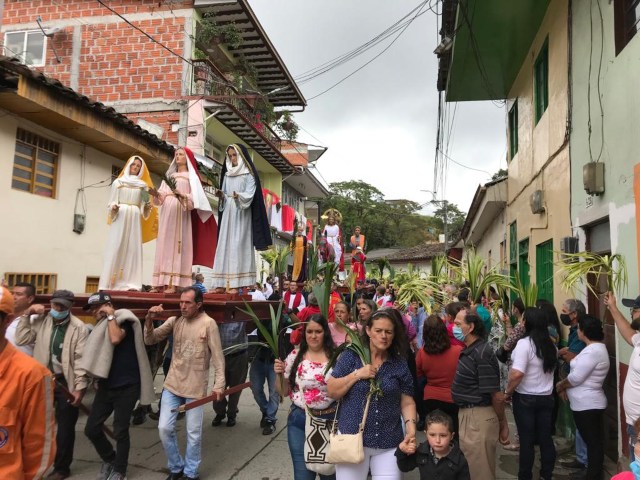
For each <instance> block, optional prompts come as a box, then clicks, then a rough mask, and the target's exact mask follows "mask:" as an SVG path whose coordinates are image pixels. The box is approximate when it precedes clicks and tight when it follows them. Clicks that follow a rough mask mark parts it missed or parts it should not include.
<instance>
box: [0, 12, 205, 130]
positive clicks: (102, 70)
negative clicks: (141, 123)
mask: <svg viewBox="0 0 640 480" xmlns="http://www.w3.org/2000/svg"><path fill="white" fill-rule="evenodd" d="M107 4H108V5H109V6H110V7H111V8H113V9H114V10H116V11H117V12H118V13H120V14H122V15H123V16H125V17H128V20H129V21H130V22H131V23H132V24H134V25H136V26H138V27H139V28H141V29H142V30H144V31H145V32H147V33H148V34H149V35H151V36H152V37H154V38H155V39H156V40H157V41H158V42H161V43H162V44H164V45H166V46H167V47H169V48H170V49H172V50H173V51H175V52H176V53H178V54H179V55H182V54H183V53H184V50H183V49H184V42H185V39H186V38H187V37H186V33H185V24H187V23H188V22H190V21H191V20H190V19H189V18H188V17H187V18H185V17H184V15H185V12H184V11H182V12H174V10H176V11H177V10H180V9H185V8H186V9H191V8H192V6H193V1H192V0H189V1H187V0H109V2H108V3H107ZM38 16H40V17H42V24H43V25H45V26H46V27H52V26H59V25H62V26H63V30H62V31H61V32H58V33H56V34H55V35H54V36H53V38H49V39H47V41H48V45H47V51H46V65H45V66H44V67H39V68H38V69H39V70H41V71H43V72H44V73H45V74H47V75H49V76H52V77H54V78H57V79H59V80H60V81H61V82H62V83H63V84H65V85H72V83H73V82H72V71H73V69H72V63H73V61H74V58H73V53H74V50H73V47H74V40H75V42H76V49H77V50H78V46H79V65H78V68H77V74H78V76H77V87H76V90H77V91H78V92H79V93H81V94H83V95H86V96H88V97H90V98H92V99H95V100H98V101H101V102H107V103H114V102H115V105H114V106H115V107H116V108H118V104H117V103H118V102H123V103H131V102H136V103H137V102H140V103H141V104H148V103H149V102H151V101H153V100H161V101H166V102H172V101H175V100H178V99H180V98H181V96H182V71H183V63H184V62H183V61H182V60H181V59H180V58H178V57H177V56H174V55H172V54H171V53H169V52H168V51H166V50H165V49H164V48H162V47H161V46H160V45H158V44H156V43H154V42H153V41H152V40H150V39H149V38H147V37H146V36H144V34H142V33H141V32H139V31H137V30H136V29H134V28H133V27H131V26H130V25H128V24H127V23H126V22H124V21H123V20H122V19H120V18H118V17H117V16H116V15H114V14H113V13H112V12H110V11H109V10H108V9H107V8H105V7H103V6H101V5H100V4H99V3H98V2H97V1H95V0H5V3H4V16H3V18H2V29H3V31H5V32H6V31H15V30H22V29H29V30H31V29H34V23H33V22H35V19H36V18H37V17H38ZM35 28H37V27H35ZM78 33H79V35H80V36H81V44H80V45H77V42H78V40H77V39H75V38H74V36H75V35H77V34H78ZM2 40H4V36H3V37H2ZM52 47H53V48H55V50H56V52H57V54H58V57H59V59H60V62H58V61H57V60H56V58H55V55H54V52H53V50H52ZM144 108H145V107H144V106H142V105H141V111H143V110H144ZM132 109H135V107H133V108H132V107H130V108H129V111H130V110H132ZM131 116H133V117H136V116H143V118H145V120H148V121H150V122H153V123H157V120H162V123H161V126H162V127H163V128H165V131H166V132H169V136H172V135H176V134H172V132H171V128H170V124H171V123H178V116H179V115H178V112H177V111H175V112H172V113H171V114H169V113H167V112H156V113H153V114H145V115H131ZM169 117H171V118H169ZM154 119H155V120H156V121H154ZM167 125H168V126H167ZM176 139H177V137H176Z"/></svg>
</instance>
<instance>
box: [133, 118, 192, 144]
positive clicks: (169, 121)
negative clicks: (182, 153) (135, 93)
mask: <svg viewBox="0 0 640 480" xmlns="http://www.w3.org/2000/svg"><path fill="white" fill-rule="evenodd" d="M127 117H129V118H130V119H131V121H132V122H133V123H138V122H137V120H138V118H142V119H144V120H146V121H147V122H151V123H155V124H156V125H159V126H160V127H162V128H163V129H164V134H163V135H162V139H163V140H165V141H167V142H169V143H173V144H174V145H178V132H172V131H171V125H173V124H178V123H180V112H179V111H178V110H164V111H159V112H139V113H127Z"/></svg>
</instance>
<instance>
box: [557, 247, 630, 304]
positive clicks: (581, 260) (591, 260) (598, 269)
mask: <svg viewBox="0 0 640 480" xmlns="http://www.w3.org/2000/svg"><path fill="white" fill-rule="evenodd" d="M558 254H559V257H560V260H558V261H557V262H556V265H557V266H558V267H559V268H558V272H557V274H558V275H561V276H562V280H561V281H560V284H561V286H562V288H563V289H564V290H565V291H567V292H572V291H574V290H575V289H576V287H577V286H578V285H580V284H581V285H583V286H586V287H587V288H588V289H589V291H591V292H592V293H593V294H594V295H596V296H598V295H602V294H603V293H604V292H599V291H597V290H596V285H594V284H593V283H595V284H597V282H598V278H599V277H600V275H605V276H606V279H607V289H608V290H610V291H612V292H616V293H618V294H622V293H623V292H626V290H627V285H628V282H629V278H628V272H627V263H626V260H625V258H624V256H622V255H620V254H619V253H616V254H614V255H599V254H597V253H593V252H578V253H560V252H558ZM590 277H591V278H590ZM594 280H595V282H593V281H594ZM591 282H593V283H591Z"/></svg>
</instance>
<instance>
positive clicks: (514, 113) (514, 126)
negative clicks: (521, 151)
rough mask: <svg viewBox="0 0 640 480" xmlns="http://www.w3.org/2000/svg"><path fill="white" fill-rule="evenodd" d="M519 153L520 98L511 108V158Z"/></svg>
mask: <svg viewBox="0 0 640 480" xmlns="http://www.w3.org/2000/svg"><path fill="white" fill-rule="evenodd" d="M516 153H518V99H516V101H515V102H513V107H511V110H509V158H510V159H511V160H513V157H515V156H516Z"/></svg>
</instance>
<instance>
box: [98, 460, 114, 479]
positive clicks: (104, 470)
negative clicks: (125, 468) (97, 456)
mask: <svg viewBox="0 0 640 480" xmlns="http://www.w3.org/2000/svg"><path fill="white" fill-rule="evenodd" d="M112 473H113V464H111V463H108V462H102V466H101V467H100V473H99V474H98V476H97V477H96V480H109V476H110V475H111V474H112Z"/></svg>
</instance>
